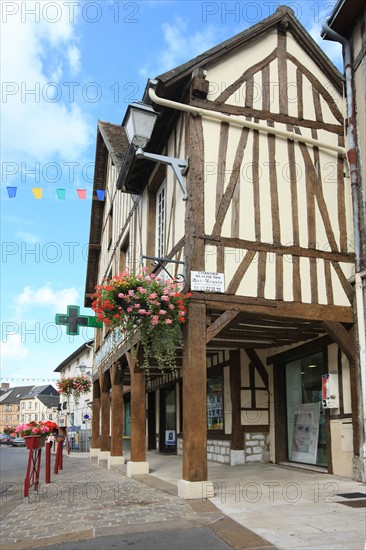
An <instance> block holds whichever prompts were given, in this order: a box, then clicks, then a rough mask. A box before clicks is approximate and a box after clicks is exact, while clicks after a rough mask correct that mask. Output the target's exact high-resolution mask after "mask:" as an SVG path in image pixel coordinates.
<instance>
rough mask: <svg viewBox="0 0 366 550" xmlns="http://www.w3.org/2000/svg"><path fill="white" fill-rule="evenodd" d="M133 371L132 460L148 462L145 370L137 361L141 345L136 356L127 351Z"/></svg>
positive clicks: (140, 359) (139, 356)
mask: <svg viewBox="0 0 366 550" xmlns="http://www.w3.org/2000/svg"><path fill="white" fill-rule="evenodd" d="M126 357H127V362H128V366H129V368H130V373H131V382H130V384H131V461H132V462H146V407H145V399H146V398H145V372H144V370H143V369H141V368H140V367H139V366H138V364H137V362H138V361H139V362H141V361H142V350H141V347H140V346H139V347H138V349H137V354H136V356H134V357H133V356H132V355H131V353H130V352H127V353H126Z"/></svg>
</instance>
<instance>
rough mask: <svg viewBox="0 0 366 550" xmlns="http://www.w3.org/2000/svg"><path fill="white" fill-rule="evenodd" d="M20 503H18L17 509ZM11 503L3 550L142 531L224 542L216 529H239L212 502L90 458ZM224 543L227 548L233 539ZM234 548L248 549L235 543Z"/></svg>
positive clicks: (69, 462)
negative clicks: (203, 532) (195, 532)
mask: <svg viewBox="0 0 366 550" xmlns="http://www.w3.org/2000/svg"><path fill="white" fill-rule="evenodd" d="M41 479H44V477H43V472H41ZM167 485H169V484H167ZM171 492H173V493H174V491H171ZM18 497H19V500H18V503H16V501H15V503H14V498H16V499H17V498H18ZM4 498H5V500H6V498H9V497H6V496H5V497H4ZM4 498H3V500H4ZM12 501H13V502H12V504H13V509H11V510H10V511H9V513H7V514H6V517H4V518H3V521H2V528H1V531H0V536H1V543H2V549H3V550H7V549H9V550H10V549H11V550H17V549H23V548H35V547H37V546H43V545H47V544H56V543H60V542H70V541H75V540H82V539H92V538H95V537H98V536H106V535H113V534H119V533H123V534H126V533H133V532H138V531H143V530H144V528H145V530H147V529H148V530H149V531H159V530H160V531H162V530H169V529H170V530H172V529H186V528H192V527H201V528H202V527H204V526H207V527H210V526H213V529H212V531H213V532H215V533H216V534H219V536H220V533H218V530H217V529H216V527H217V526H220V525H221V530H222V532H224V533H225V532H228V533H229V532H230V531H232V527H233V525H234V526H235V525H237V524H236V523H235V522H234V521H232V520H230V518H227V517H226V516H225V514H223V512H220V511H219V510H218V509H217V508H216V507H215V506H214V505H213V504H211V503H210V502H206V503H204V502H202V501H200V502H198V503H197V502H196V501H195V502H193V501H191V502H192V505H190V504H189V503H188V501H185V500H183V499H180V498H178V497H177V496H176V495H175V494H171V493H169V492H166V491H164V490H161V489H160V488H156V487H154V486H149V485H146V484H145V483H142V482H140V481H137V480H136V479H130V478H127V477H126V476H125V474H124V472H123V469H118V468H112V469H111V470H107V469H106V468H104V467H102V466H101V465H98V464H97V463H96V462H94V461H90V460H89V459H88V458H80V457H73V456H70V457H65V458H64V469H63V471H61V472H59V474H58V475H57V476H52V483H51V484H47V485H46V484H44V483H41V484H40V488H39V492H38V493H35V492H34V491H33V489H31V490H30V493H29V500H28V502H24V501H23V497H22V492H21V490H19V495H18V494H17V495H12ZM16 504H17V505H16ZM227 522H231V524H230V523H229V524H228V523H227ZM237 527H238V529H239V532H238V533H237V535H238V536H239V538H240V537H243V534H246V533H248V534H249V538H250V536H251V535H253V537H254V539H253V540H254V544H251V546H250V547H252V548H253V547H255V548H261V547H262V546H263V545H262V540H261V538H260V537H257V536H256V535H254V534H252V533H251V532H250V531H248V530H246V529H245V528H243V527H241V526H239V525H237ZM219 530H220V529H219ZM234 530H235V529H234ZM240 530H242V531H240ZM221 536H222V535H221ZM222 538H223V539H226V542H228V540H227V539H228V538H229V539H230V538H232V537H230V536H229V537H225V536H224V537H222ZM263 543H264V545H266V546H271V545H269V544H266V542H265V541H263ZM231 546H232V547H234V548H244V547H246V546H243V545H242V544H241V543H240V542H239V543H235V541H234V543H233V544H232V545H231ZM202 550H203V549H202Z"/></svg>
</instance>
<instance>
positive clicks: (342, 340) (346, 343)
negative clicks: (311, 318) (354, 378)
mask: <svg viewBox="0 0 366 550" xmlns="http://www.w3.org/2000/svg"><path fill="white" fill-rule="evenodd" d="M322 325H323V326H324V328H325V330H326V331H327V332H328V334H329V336H330V337H331V338H332V340H334V342H335V343H336V344H337V345H338V346H339V347H340V348H341V350H342V351H343V353H344V354H345V356H346V357H347V359H348V360H349V361H351V362H355V361H356V349H355V342H354V341H353V339H352V337H351V336H350V334H349V332H348V331H347V330H346V329H345V327H344V326H343V325H342V324H341V323H337V322H334V321H323V323H322Z"/></svg>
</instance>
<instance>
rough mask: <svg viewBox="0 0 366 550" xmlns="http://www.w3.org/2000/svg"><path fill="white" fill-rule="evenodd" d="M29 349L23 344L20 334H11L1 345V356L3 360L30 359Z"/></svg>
mask: <svg viewBox="0 0 366 550" xmlns="http://www.w3.org/2000/svg"><path fill="white" fill-rule="evenodd" d="M28 354H29V349H28V348H26V347H25V345H24V342H22V339H21V336H20V334H9V335H7V336H6V339H5V341H3V342H2V345H1V356H2V358H3V359H9V358H10V359H12V358H16V359H17V360H18V359H19V360H21V359H25V358H26V357H28Z"/></svg>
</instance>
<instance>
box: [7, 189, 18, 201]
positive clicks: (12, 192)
mask: <svg viewBox="0 0 366 550" xmlns="http://www.w3.org/2000/svg"><path fill="white" fill-rule="evenodd" d="M7 190H8V195H9V199H14V198H15V196H16V194H17V187H7Z"/></svg>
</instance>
